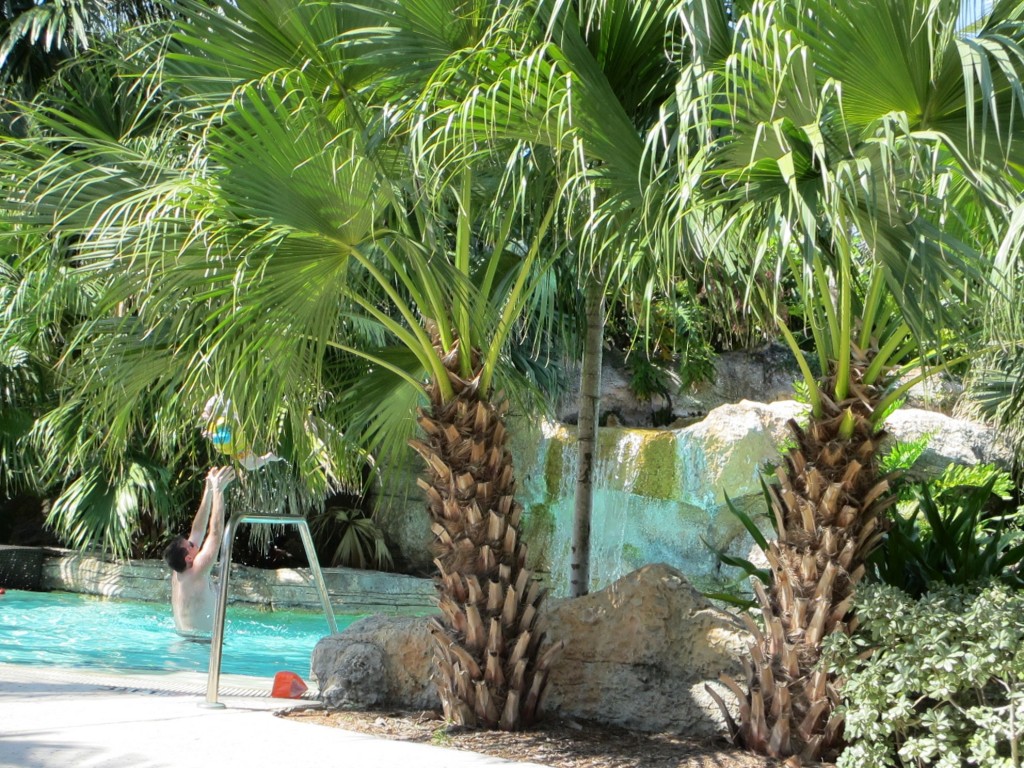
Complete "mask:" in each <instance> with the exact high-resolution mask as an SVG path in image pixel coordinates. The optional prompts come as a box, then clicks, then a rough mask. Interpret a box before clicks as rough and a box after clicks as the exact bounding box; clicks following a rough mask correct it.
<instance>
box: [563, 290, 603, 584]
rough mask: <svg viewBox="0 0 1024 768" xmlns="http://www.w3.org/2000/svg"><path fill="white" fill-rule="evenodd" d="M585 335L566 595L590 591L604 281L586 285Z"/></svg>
mask: <svg viewBox="0 0 1024 768" xmlns="http://www.w3.org/2000/svg"><path fill="white" fill-rule="evenodd" d="M586 314H587V333H586V336H585V337H584V346H583V366H582V370H581V371H580V402H579V406H580V413H579V420H578V422H577V425H578V426H577V433H576V450H577V455H578V456H579V462H578V464H577V468H576V505H575V509H574V513H573V523H572V553H571V559H570V584H569V587H570V595H571V596H572V597H582V596H583V595H585V594H587V593H588V592H589V591H590V520H591V517H592V513H593V506H594V464H595V463H596V458H597V419H598V414H599V409H600V405H601V353H602V346H603V343H604V278H603V276H602V275H601V274H600V273H598V274H597V275H594V276H592V277H591V279H590V280H589V281H588V282H587V293H586Z"/></svg>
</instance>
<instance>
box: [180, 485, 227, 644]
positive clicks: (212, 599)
mask: <svg viewBox="0 0 1024 768" xmlns="http://www.w3.org/2000/svg"><path fill="white" fill-rule="evenodd" d="M234 479H235V470H234V469H232V468H231V467H214V468H213V469H211V470H210V472H209V474H207V476H206V488H204V489H203V498H202V500H201V501H200V502H199V511H197V512H196V516H195V519H194V520H193V521H192V532H191V533H189V535H188V538H185V537H184V536H178V537H177V538H176V539H175V540H174V541H172V542H171V543H170V544H169V545H168V547H167V549H166V550H164V560H165V561H166V562H167V565H168V566H170V568H171V571H172V573H171V610H172V611H173V612H174V626H175V628H176V629H177V630H178V633H179V634H182V635H185V636H186V637H203V636H209V634H210V633H211V632H212V631H213V612H214V609H215V608H216V606H217V593H216V592H215V591H214V587H213V582H212V581H211V580H210V573H211V572H212V571H213V566H214V564H215V563H216V562H217V552H218V550H219V549H220V542H221V539H222V538H223V537H224V489H225V488H227V487H228V485H230V484H231V482H232V481H233V480H234ZM207 525H209V532H207Z"/></svg>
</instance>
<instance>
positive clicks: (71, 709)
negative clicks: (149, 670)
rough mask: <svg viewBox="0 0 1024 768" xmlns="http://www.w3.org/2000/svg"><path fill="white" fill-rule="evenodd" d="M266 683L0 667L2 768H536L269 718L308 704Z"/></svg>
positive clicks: (182, 675)
mask: <svg viewBox="0 0 1024 768" xmlns="http://www.w3.org/2000/svg"><path fill="white" fill-rule="evenodd" d="M269 690H270V682H269V681H264V680H259V679H255V678H245V677H239V676H235V675H223V676H222V677H221V686H220V696H219V697H218V698H219V700H220V701H221V702H222V703H223V704H224V705H225V708H224V709H206V708H203V707H201V706H200V704H201V703H202V702H204V701H205V698H206V695H205V692H206V675H204V674H200V673H196V672H174V673H168V674H155V675H145V674H134V675H122V674H118V673H115V672H93V671H86V670H58V669H55V668H52V667H32V666H23V665H14V664H0V766H2V767H3V768H66V767H67V766H76V768H78V767H80V768H221V767H222V766H223V768H227V767H228V766H232V767H233V766H236V765H238V766H244V767H245V768H263V767H264V766H266V768H272V767H273V768H293V767H294V766H318V765H345V766H353V767H354V768H392V767H394V768H538V766H537V764H535V763H516V762H510V761H508V760H501V759H498V758H494V757H488V756H486V755H480V754H477V753H474V752H463V751H457V750H451V749H444V748H441V747H434V746H430V745H426V744H414V743H409V742H401V741H391V740H388V739H380V738H377V737H374V736H368V735H366V734H361V733H354V732H351V731H343V730H341V729H338V728H329V727H325V726H319V725H313V724H310V723H303V722H299V721H296V720H292V719H287V718H281V717H276V716H275V715H274V713H275V712H279V711H281V710H285V709H289V708H294V707H296V706H299V707H302V706H310V705H311V704H314V702H313V701H310V700H287V699H272V698H269V695H268V694H269Z"/></svg>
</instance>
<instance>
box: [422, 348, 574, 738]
mask: <svg viewBox="0 0 1024 768" xmlns="http://www.w3.org/2000/svg"><path fill="white" fill-rule="evenodd" d="M438 353H439V354H440V355H441V356H442V359H443V360H444V362H445V367H446V368H447V370H448V378H449V380H450V381H451V383H452V385H453V389H454V391H455V396H454V397H453V398H451V399H450V400H447V401H445V400H444V399H443V397H442V395H441V393H440V389H439V387H437V386H436V385H434V386H431V387H430V388H429V393H430V409H429V412H424V411H421V412H420V415H419V424H420V426H421V427H422V428H423V431H424V433H425V437H424V440H422V441H420V440H414V441H412V442H411V445H412V447H413V448H414V449H415V450H416V451H417V452H418V453H419V454H420V455H421V456H422V457H423V459H424V460H425V461H426V463H427V468H426V472H425V476H426V479H420V480H419V484H420V486H421V487H422V488H423V489H424V490H425V491H426V495H427V505H428V511H429V513H430V518H431V521H432V529H433V531H434V534H435V536H436V540H435V548H436V552H437V558H436V559H435V561H434V562H435V564H436V565H437V567H438V570H439V571H440V576H439V579H438V584H437V587H438V605H439V608H440V609H441V613H442V614H443V617H444V621H443V622H440V621H434V622H433V624H432V627H431V634H432V635H433V638H434V664H435V674H434V679H435V683H436V685H437V689H438V695H439V696H440V698H441V703H442V706H443V707H444V714H445V717H446V718H447V719H448V720H449V721H451V722H453V723H455V724H458V725H463V726H469V727H477V726H482V727H486V728H501V729H502V730H515V729H518V728H521V727H525V726H528V725H530V724H531V723H532V722H533V721H534V719H535V718H536V715H537V709H538V706H539V704H540V699H541V696H542V694H543V692H544V688H545V685H546V683H547V677H548V670H549V667H550V665H551V663H552V662H553V661H554V659H555V658H556V657H557V656H558V654H559V652H560V651H561V648H562V643H555V644H548V645H547V646H545V642H544V640H545V637H544V634H543V633H541V632H540V631H539V630H538V629H537V619H538V616H539V609H540V606H541V603H542V601H543V599H544V596H545V590H544V589H543V588H542V587H541V585H540V582H539V581H538V580H537V579H535V578H534V575H533V572H532V571H531V570H530V569H528V568H527V567H526V545H525V544H524V543H523V542H522V541H521V539H520V535H519V524H520V517H521V515H522V507H521V506H520V504H519V503H518V502H517V501H516V500H515V496H514V494H515V488H516V481H515V470H514V468H513V466H512V456H511V454H510V453H509V451H508V449H507V448H506V446H505V443H506V437H507V433H506V430H505V420H504V414H505V405H504V403H502V402H491V401H488V400H487V398H485V397H484V396H483V395H482V393H481V392H480V389H479V376H478V375H476V374H474V375H473V377H472V378H470V379H466V378H463V377H462V376H460V375H459V365H458V361H457V359H456V355H454V354H451V355H448V356H445V355H444V354H443V353H442V352H441V351H440V350H439V352H438ZM478 357H479V356H478V355H474V358H478ZM474 362H477V360H475V361H474Z"/></svg>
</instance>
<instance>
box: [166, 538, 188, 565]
mask: <svg viewBox="0 0 1024 768" xmlns="http://www.w3.org/2000/svg"><path fill="white" fill-rule="evenodd" d="M186 541H188V539H186V538H185V537H184V536H176V537H175V538H174V541H172V542H171V543H170V544H168V545H167V549H165V550H164V562H165V563H167V565H168V566H170V568H171V570H172V571H177V572H178V573H184V572H185V569H186V568H188V563H187V562H186V561H185V555H187V554H188V547H186V546H185V542H186Z"/></svg>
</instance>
